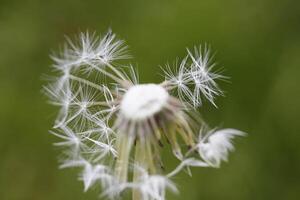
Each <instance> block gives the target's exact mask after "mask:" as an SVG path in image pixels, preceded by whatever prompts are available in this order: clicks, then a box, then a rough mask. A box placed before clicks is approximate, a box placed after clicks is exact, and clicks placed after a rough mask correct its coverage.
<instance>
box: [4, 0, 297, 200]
mask: <svg viewBox="0 0 300 200" xmlns="http://www.w3.org/2000/svg"><path fill="white" fill-rule="evenodd" d="M109 27H111V28H112V29H113V31H114V32H115V33H117V34H118V35H119V36H120V38H123V39H125V40H126V41H127V44H129V46H130V49H131V54H132V55H133V56H134V58H135V59H134V60H132V61H131V62H132V63H133V64H137V65H138V69H139V73H140V79H141V80H142V82H158V81H161V80H162V76H160V73H161V71H160V69H159V65H163V64H165V63H166V62H167V61H169V62H172V61H173V60H174V59H175V58H176V57H177V56H179V57H183V56H184V55H185V47H193V45H198V44H201V43H205V42H206V43H209V44H211V46H212V48H213V50H214V51H215V52H216V53H217V54H216V57H215V58H216V60H217V62H218V64H219V67H220V68H223V69H225V72H224V74H225V75H228V76H230V77H231V79H230V81H231V83H230V84H228V83H221V87H222V88H223V89H224V90H225V91H226V97H225V98H222V97H221V98H218V100H217V105H218V106H219V108H218V109H215V108H214V107H213V106H211V105H209V104H205V105H204V106H203V107H202V109H201V111H202V113H203V116H204V118H205V119H206V120H207V121H208V122H209V123H210V124H211V125H212V126H216V125H221V126H222V127H233V128H237V129H240V130H244V131H246V132H248V133H249V135H248V137H246V138H242V139H237V140H235V144H236V147H237V151H236V152H235V153H233V154H231V156H230V162H229V163H223V165H222V168H221V169H194V170H193V177H192V178H189V177H188V176H187V175H186V174H181V175H180V176H178V177H177V178H176V180H175V181H176V183H177V185H178V187H179V189H180V191H181V194H180V195H179V196H175V195H170V198H169V199H178V200H179V199H186V200H187V199H188V200H199V199H202V200H207V199H209V200H221V199H222V200H224V199H229V200H253V199H255V200H266V199H278V200H282V199H284V200H295V199H299V198H300V162H299V159H300V148H299V146H300V137H299V134H300V133H299V131H300V123H299V119H300V89H299V88H300V87H299V85H300V2H299V1H297V0H285V1H283V0H227V1H222V0H209V1H208V0H206V1H204V0H119V1H117V0H110V1H109V0H107V1H101V0H49V1H41V0H40V1H38V0H1V1H0V91H1V94H0V95H1V97H0V134H1V135H0V136H1V137H0V199H1V200H54V199H55V200H62V199H64V200H65V199H72V200H77V199H78V200H79V199H97V195H98V194H99V192H100V191H97V189H95V190H93V191H90V192H87V193H83V192H82V190H83V187H82V183H81V182H79V181H77V180H76V179H77V173H76V171H73V170H59V169H58V162H57V157H58V155H59V154H60V151H59V150H57V149H55V148H54V147H53V146H52V143H53V142H54V141H56V140H55V139H56V138H54V137H53V136H51V135H50V134H49V133H48V129H50V128H51V126H52V124H53V120H54V117H55V113H56V108H54V107H52V106H51V105H48V104H47V103H46V100H47V99H46V98H45V97H44V96H43V95H42V94H41V92H40V89H41V87H42V85H43V84H44V83H45V82H44V81H43V80H42V78H41V77H42V76H43V74H49V73H50V72H51V69H50V65H51V60H50V58H49V54H50V53H51V51H52V50H57V49H58V47H59V45H61V44H62V43H63V41H64V35H69V36H73V35H75V34H77V33H78V32H79V31H85V30H87V29H88V30H90V31H97V32H98V33H103V32H104V31H106V30H107V29H108V28H109Z"/></svg>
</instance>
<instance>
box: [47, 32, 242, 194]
mask: <svg viewBox="0 0 300 200" xmlns="http://www.w3.org/2000/svg"><path fill="white" fill-rule="evenodd" d="M52 58H53V60H54V64H53V67H54V69H55V71H56V73H57V74H58V76H56V77H55V78H53V81H52V82H51V83H50V84H49V85H48V86H45V92H46V93H47V95H48V96H49V97H50V99H51V103H53V104H54V105H57V106H59V107H60V110H59V113H58V116H57V119H56V121H55V124H54V127H53V130H51V133H53V134H54V135H56V136H57V137H59V138H60V139H62V141H60V142H57V143H55V145H57V146H62V147H64V148H65V151H64V154H63V158H64V159H63V161H62V165H61V167H62V168H67V167H80V168H81V169H82V172H81V174H80V180H82V181H83V183H84V190H85V191H87V190H88V189H89V188H91V187H92V186H94V185H97V184H99V185H101V186H102V188H103V194H102V195H104V196H107V197H109V198H116V197H120V195H122V193H123V192H124V191H126V190H131V191H132V198H133V200H140V199H142V200H164V199H165V192H166V189H170V190H172V191H174V192H176V191H177V189H176V187H175V185H174V184H173V182H172V181H171V179H172V177H173V176H175V175H176V174H177V173H179V172H180V171H181V170H182V169H186V168H189V167H219V166H220V163H221V161H227V157H228V153H229V151H233V150H234V147H233V145H232V143H231V139H233V138H234V137H235V136H243V135H244V133H243V132H241V131H238V130H235V129H221V130H217V129H212V130H209V129H208V128H207V127H208V126H207V125H206V124H205V123H204V122H203V120H202V119H201V118H200V116H199V114H198V112H197V108H198V107H200V106H202V105H203V100H204V99H207V100H208V101H209V102H211V103H212V104H213V105H215V103H214V99H215V97H216V96H218V95H222V92H221V90H220V89H219V87H218V85H217V83H216V82H215V81H216V79H220V78H224V77H223V76H222V75H219V74H217V73H215V72H213V71H212V70H213V67H214V64H213V63H212V61H211V59H210V52H209V49H208V48H206V47H205V48H204V49H201V47H200V48H195V49H194V51H193V52H192V51H190V50H187V56H186V57H185V58H184V59H183V60H182V61H181V62H176V64H175V66H174V67H173V68H172V67H171V66H169V65H167V66H166V68H165V69H164V71H165V74H166V76H165V80H164V81H163V82H162V83H160V84H154V83H151V84H139V83H138V77H137V74H136V72H135V70H134V68H133V67H132V66H131V65H128V66H127V65H124V64H120V62H119V63H118V61H120V60H124V59H128V58H130V56H128V55H127V47H126V46H125V45H124V41H122V40H117V39H116V36H115V34H113V33H112V32H111V31H108V33H107V34H106V35H104V36H103V37H100V38H98V37H96V36H95V35H94V34H92V35H91V34H89V33H85V34H84V33H82V34H80V36H79V38H78V40H77V41H76V42H72V41H71V40H70V39H68V42H67V44H66V45H65V46H64V48H63V50H62V52H61V53H60V54H59V55H54V56H52ZM181 141H182V142H181ZM166 143H169V144H166ZM162 146H165V148H170V149H171V150H172V152H173V154H174V156H175V157H176V158H177V159H178V161H179V163H178V166H177V167H176V168H175V169H174V170H172V171H169V172H167V171H165V170H163V160H162V159H161V157H160V149H161V148H162ZM183 146H186V147H188V148H182V147H183ZM186 149H187V150H186ZM195 152H197V153H196V154H195Z"/></svg>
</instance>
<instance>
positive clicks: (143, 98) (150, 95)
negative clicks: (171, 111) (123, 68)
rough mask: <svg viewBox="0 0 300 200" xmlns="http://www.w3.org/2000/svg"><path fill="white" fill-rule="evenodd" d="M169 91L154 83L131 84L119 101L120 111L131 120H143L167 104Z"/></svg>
mask: <svg viewBox="0 0 300 200" xmlns="http://www.w3.org/2000/svg"><path fill="white" fill-rule="evenodd" d="M168 97H169V93H168V92H167V90H166V89H165V88H163V87H162V86H160V85H156V84H141V85H136V86H132V87H131V88H130V89H129V90H128V91H127V92H126V93H125V95H124V98H123V100H122V102H121V113H122V114H123V115H124V116H125V117H126V118H128V119H131V120H137V121H138V120H143V119H146V118H148V117H151V116H153V115H154V114H156V113H158V112H160V111H161V110H162V108H163V107H164V106H165V105H166V104H167V101H168Z"/></svg>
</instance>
